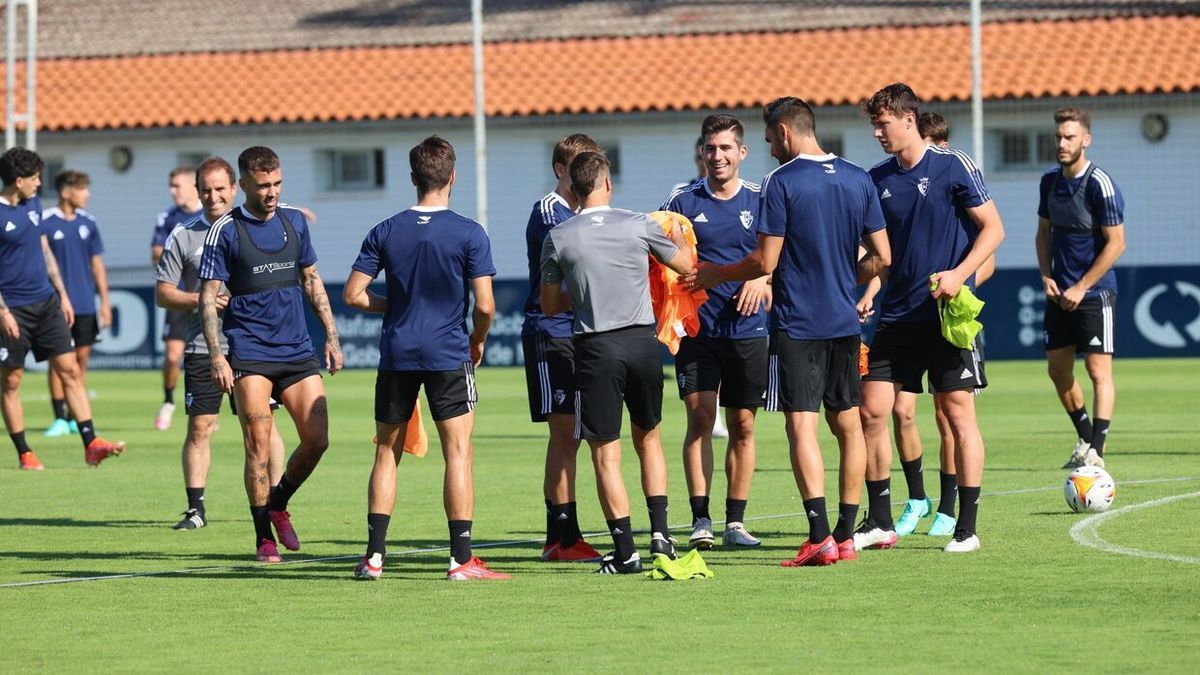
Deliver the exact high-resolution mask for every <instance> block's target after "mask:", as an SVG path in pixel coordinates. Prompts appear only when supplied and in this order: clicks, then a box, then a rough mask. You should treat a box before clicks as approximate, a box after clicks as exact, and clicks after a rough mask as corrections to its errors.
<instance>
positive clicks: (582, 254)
mask: <svg viewBox="0 0 1200 675" xmlns="http://www.w3.org/2000/svg"><path fill="white" fill-rule="evenodd" d="M678 251H679V248H678V247H677V246H676V245H675V243H674V242H672V241H671V240H670V239H669V238H667V236H666V235H665V234H663V231H662V227H660V226H659V224H658V222H657V221H655V220H654V219H653V218H651V217H650V216H647V215H646V214H644V213H634V212H633V211H626V210H624V209H614V208H611V207H608V206H597V207H594V208H590V209H584V210H583V211H581V212H580V213H579V215H577V216H575V217H573V218H570V219H568V220H565V221H563V222H562V223H559V224H558V225H557V226H555V227H554V229H552V230H550V233H549V234H547V235H546V240H545V242H543V244H542V283H543V284H560V283H562V282H563V281H564V280H565V281H566V283H567V292H568V293H569V294H570V296H571V306H572V309H573V311H574V312H575V329H574V330H575V334H576V335H580V334H583V333H603V332H605V331H610V330H617V329H619V328H628V327H630V326H649V325H653V324H654V322H655V319H654V310H653V309H652V308H651V306H650V282H649V275H650V260H649V256H650V255H653V256H654V257H655V258H657V259H658V260H659V261H661V262H663V263H666V261H668V260H670V259H671V258H673V257H674V256H675V254H676V253H677V252H678Z"/></svg>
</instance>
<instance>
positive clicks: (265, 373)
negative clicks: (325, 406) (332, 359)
mask: <svg viewBox="0 0 1200 675" xmlns="http://www.w3.org/2000/svg"><path fill="white" fill-rule="evenodd" d="M229 367H230V368H233V379H234V381H237V380H240V379H241V378H243V377H245V376H247V375H259V376H262V377H265V378H267V379H268V380H270V381H271V384H272V385H274V386H272V387H271V398H273V399H275V400H276V401H282V400H283V392H284V390H286V389H287V388H288V387H290V386H292V385H293V384H296V383H297V382H299V381H300V380H303V379H305V378H308V377H312V376H313V375H318V376H319V375H320V374H321V364H320V363H318V362H317V359H316V357H313V356H310V357H309V358H307V359H304V360H302V361H293V362H291V363H273V362H270V361H242V360H241V359H238V358H235V357H230V359H229Z"/></svg>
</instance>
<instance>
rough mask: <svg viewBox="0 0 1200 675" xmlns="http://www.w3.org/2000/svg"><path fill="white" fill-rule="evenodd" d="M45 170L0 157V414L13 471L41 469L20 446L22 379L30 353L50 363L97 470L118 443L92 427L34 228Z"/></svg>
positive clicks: (66, 307) (25, 156) (41, 239)
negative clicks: (16, 466) (16, 464)
mask: <svg viewBox="0 0 1200 675" xmlns="http://www.w3.org/2000/svg"><path fill="white" fill-rule="evenodd" d="M44 166H45V165H44V164H43V163H42V158H41V157H39V156H38V154H37V153H36V152H33V151H32V150H27V149H25V148H20V147H14V148H9V149H8V150H7V151H5V153H4V154H3V155H2V156H0V181H3V189H0V222H2V223H4V229H3V231H0V381H2V382H3V396H2V398H0V408H2V409H3V413H4V424H5V426H6V427H8V435H9V437H10V438H12V441H13V445H15V446H16V448H17V455H18V458H19V459H20V466H21V468H22V469H26V470H30V471H41V470H42V469H43V468H45V467H44V466H43V465H42V463H41V461H40V460H38V457H37V455H35V454H34V453H33V451H32V450H30V449H29V444H28V443H27V442H26V440H25V409H24V408H23V407H22V405H21V378H22V377H23V376H24V375H25V355H26V353H28V352H29V351H30V350H32V351H33V357H34V358H35V359H37V360H38V361H45V360H46V359H49V360H50V370H51V372H54V373H55V374H57V376H58V377H59V379H60V380H61V381H62V384H63V396H65V397H66V399H67V407H68V409H69V410H70V413H71V414H72V415H73V416H74V417H75V419H76V420H78V423H79V434H80V436H82V438H83V459H84V461H85V462H87V463H88V465H89V466H98V465H99V464H100V462H102V461H104V460H105V459H107V458H108V457H111V456H113V455H119V454H121V453H122V452H124V451H125V442H124V441H118V442H116V443H113V442H109V441H106V440H104V439H103V438H100V437H99V436H97V435H96V431H95V428H94V427H93V425H92V407H91V402H90V401H88V397H87V390H86V389H85V388H84V386H83V373H82V372H81V371H80V369H79V361H78V360H77V359H76V356H75V349H74V348H73V347H72V346H71V330H70V326H71V325H72V324H73V323H74V322H75V308H74V306H73V305H72V304H71V297H70V296H69V295H68V294H67V289H66V287H65V286H64V285H63V280H62V275H61V274H60V273H59V270H58V262H57V261H56V260H55V258H54V253H53V252H52V251H51V250H50V243H49V241H48V238H47V237H46V235H45V233H44V231H43V230H42V228H41V227H40V225H41V215H42V213H41V211H42V208H41V202H40V201H38V198H37V193H38V188H39V187H41V184H42V169H43V168H44Z"/></svg>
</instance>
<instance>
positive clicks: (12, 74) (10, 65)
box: [4, 0, 17, 150]
mask: <svg viewBox="0 0 1200 675" xmlns="http://www.w3.org/2000/svg"><path fill="white" fill-rule="evenodd" d="M4 18H5V20H6V21H5V22H6V23H7V24H8V30H7V36H8V37H7V39H6V41H5V47H6V48H5V50H4V51H5V56H4V149H6V150H7V149H8V148H11V147H13V146H14V145H16V144H17V120H16V110H14V108H13V106H14V105H15V104H16V98H15V96H14V94H15V93H16V92H15V91H14V90H15V89H16V88H17V70H16V65H17V45H16V42H17V0H8V3H7V6H6V9H5V16H4Z"/></svg>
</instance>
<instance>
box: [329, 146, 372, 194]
mask: <svg viewBox="0 0 1200 675" xmlns="http://www.w3.org/2000/svg"><path fill="white" fill-rule="evenodd" d="M319 162H320V163H321V164H322V167H321V168H322V171H321V173H322V174H324V175H325V176H326V180H325V188H326V189H328V190H378V189H380V188H383V187H384V186H385V185H386V183H385V180H384V168H383V167H384V163H383V162H384V157H383V149H382V148H367V149H360V150H323V151H321V153H320V156H319Z"/></svg>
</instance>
